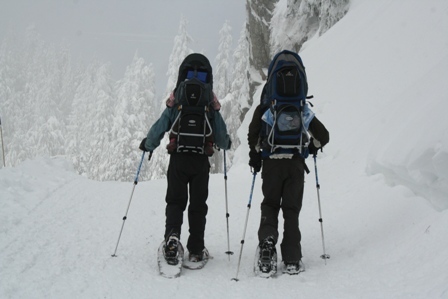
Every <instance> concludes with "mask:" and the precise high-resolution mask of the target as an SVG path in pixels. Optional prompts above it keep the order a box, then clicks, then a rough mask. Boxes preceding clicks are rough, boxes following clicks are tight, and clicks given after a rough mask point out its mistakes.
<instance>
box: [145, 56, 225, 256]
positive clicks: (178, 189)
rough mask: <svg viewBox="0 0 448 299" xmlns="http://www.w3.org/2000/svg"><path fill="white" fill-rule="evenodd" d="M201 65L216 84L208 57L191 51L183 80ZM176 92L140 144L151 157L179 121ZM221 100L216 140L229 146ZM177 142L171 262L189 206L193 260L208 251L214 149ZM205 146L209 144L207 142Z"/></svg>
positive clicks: (170, 194)
mask: <svg viewBox="0 0 448 299" xmlns="http://www.w3.org/2000/svg"><path fill="white" fill-rule="evenodd" d="M193 67H194V69H195V70H196V69H197V68H199V69H200V70H202V71H205V72H207V77H206V78H207V79H206V80H207V81H206V83H209V84H212V68H211V66H210V63H209V61H208V59H207V58H206V57H205V56H203V55H202V54H196V53H195V54H190V55H189V56H187V57H186V58H185V60H184V61H183V62H182V64H181V66H180V67H179V78H178V83H177V86H179V83H181V82H182V81H184V80H185V79H186V78H187V70H189V69H192V68H193ZM174 94H175V93H173V94H172V95H171V96H170V98H169V99H168V100H167V103H166V105H167V107H166V108H165V110H164V111H163V113H162V115H161V116H160V118H159V119H158V120H157V121H156V122H155V123H154V125H153V126H152V127H151V128H150V130H149V132H148V134H147V137H146V138H144V139H143V140H142V142H141V144H140V149H141V150H143V151H147V152H149V159H151V156H152V153H153V151H154V150H155V149H156V148H157V147H158V146H159V145H160V140H161V139H162V138H163V136H164V135H165V133H166V132H169V131H170V130H171V128H172V127H173V124H174V123H175V121H176V119H177V117H178V115H179V113H180V112H179V111H180V109H178V105H177V104H176V101H175V99H174ZM219 108H220V105H219V102H218V101H217V99H216V98H214V99H213V100H212V102H211V103H210V109H209V110H210V112H209V113H210V114H211V115H212V116H211V119H210V124H211V127H212V130H213V137H214V143H215V144H216V146H217V147H219V148H221V149H225V150H227V149H229V148H230V145H231V142H230V138H229V135H228V134H227V128H226V125H225V123H224V120H223V118H222V116H221V114H220V113H219ZM175 146H176V145H175V144H174V145H173V144H172V143H170V144H169V145H168V146H167V149H168V150H169V153H170V162H169V165H168V172H167V181H168V187H167V193H166V198H165V199H166V210H165V214H166V223H165V234H164V238H165V242H166V246H165V250H164V254H165V259H166V260H167V261H168V263H170V262H172V263H173V264H175V263H177V254H178V251H177V250H178V245H179V243H180V236H181V226H182V223H183V212H184V211H185V209H186V207H187V203H188V200H189V206H188V222H189V232H190V235H189V238H188V243H187V249H188V251H189V253H190V255H189V259H190V261H201V260H202V259H203V258H204V257H205V256H204V255H208V252H207V249H206V248H205V245H204V232H205V224H206V215H207V211H208V207H207V204H206V201H207V197H208V183H209V170H210V163H209V156H210V154H212V153H210V152H205V151H204V153H197V152H177V151H176V149H175ZM204 146H205V145H204Z"/></svg>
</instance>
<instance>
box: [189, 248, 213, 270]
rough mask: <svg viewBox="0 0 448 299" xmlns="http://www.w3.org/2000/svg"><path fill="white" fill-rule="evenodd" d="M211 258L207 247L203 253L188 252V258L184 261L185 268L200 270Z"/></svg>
mask: <svg viewBox="0 0 448 299" xmlns="http://www.w3.org/2000/svg"><path fill="white" fill-rule="evenodd" d="M209 258H210V254H209V252H208V250H207V248H204V250H202V252H201V253H199V254H195V253H191V252H190V253H189V254H188V260H186V261H184V264H183V266H184V268H187V269H190V270H199V269H202V268H204V266H205V265H206V264H207V262H208V260H209Z"/></svg>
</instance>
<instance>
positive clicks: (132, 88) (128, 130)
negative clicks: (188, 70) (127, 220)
mask: <svg viewBox="0 0 448 299" xmlns="http://www.w3.org/2000/svg"><path fill="white" fill-rule="evenodd" d="M115 90H116V92H115V93H116V97H117V100H116V103H115V107H114V113H113V121H112V128H111V141H110V144H109V147H108V151H107V152H108V155H107V162H106V164H105V165H103V167H102V168H103V169H104V175H103V176H104V179H107V180H121V181H132V180H133V179H134V176H135V171H136V169H137V165H138V163H139V161H140V157H141V152H140V151H139V150H138V147H139V144H140V141H141V140H142V139H143V138H144V137H145V135H146V133H147V131H148V126H149V124H151V123H153V122H154V120H155V115H156V112H157V111H158V109H159V105H158V103H157V104H156V102H155V79H154V71H153V67H152V65H147V64H146V63H145V61H144V59H143V58H141V57H139V56H138V54H137V53H136V54H135V56H134V59H133V61H132V63H131V65H129V66H128V67H127V68H126V73H125V75H124V78H123V79H121V80H119V81H118V82H117V84H116V85H115ZM140 176H141V179H142V180H144V179H147V178H149V177H150V173H149V168H148V167H142V170H141V173H140Z"/></svg>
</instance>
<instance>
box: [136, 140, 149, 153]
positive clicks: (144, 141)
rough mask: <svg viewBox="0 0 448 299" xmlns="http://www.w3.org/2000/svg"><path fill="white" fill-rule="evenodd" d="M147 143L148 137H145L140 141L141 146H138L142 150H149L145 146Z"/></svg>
mask: <svg viewBox="0 0 448 299" xmlns="http://www.w3.org/2000/svg"><path fill="white" fill-rule="evenodd" d="M145 143H146V137H145V138H143V140H142V142H140V146H139V147H138V148H139V149H140V150H141V151H144V152H148V150H147V149H146V147H145Z"/></svg>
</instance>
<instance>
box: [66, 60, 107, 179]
mask: <svg viewBox="0 0 448 299" xmlns="http://www.w3.org/2000/svg"><path fill="white" fill-rule="evenodd" d="M113 101H114V95H113V88H112V79H111V75H110V64H101V63H99V62H94V63H92V64H91V65H89V66H88V68H87V69H86V71H85V73H84V74H83V75H82V78H81V82H80V84H79V85H78V88H77V90H76V94H75V97H74V100H73V104H72V112H71V114H70V116H69V134H68V136H69V138H68V139H67V140H66V146H65V147H66V148H67V151H68V154H69V155H70V156H71V157H72V159H73V162H74V165H75V168H76V169H77V171H78V172H80V173H81V174H85V175H87V176H88V177H90V178H93V179H101V178H102V177H101V176H102V173H103V172H102V170H101V169H100V167H99V166H100V165H102V164H103V163H104V161H105V160H106V154H105V153H106V150H107V148H108V146H109V143H110V128H111V124H112V113H113V107H114V105H113Z"/></svg>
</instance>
